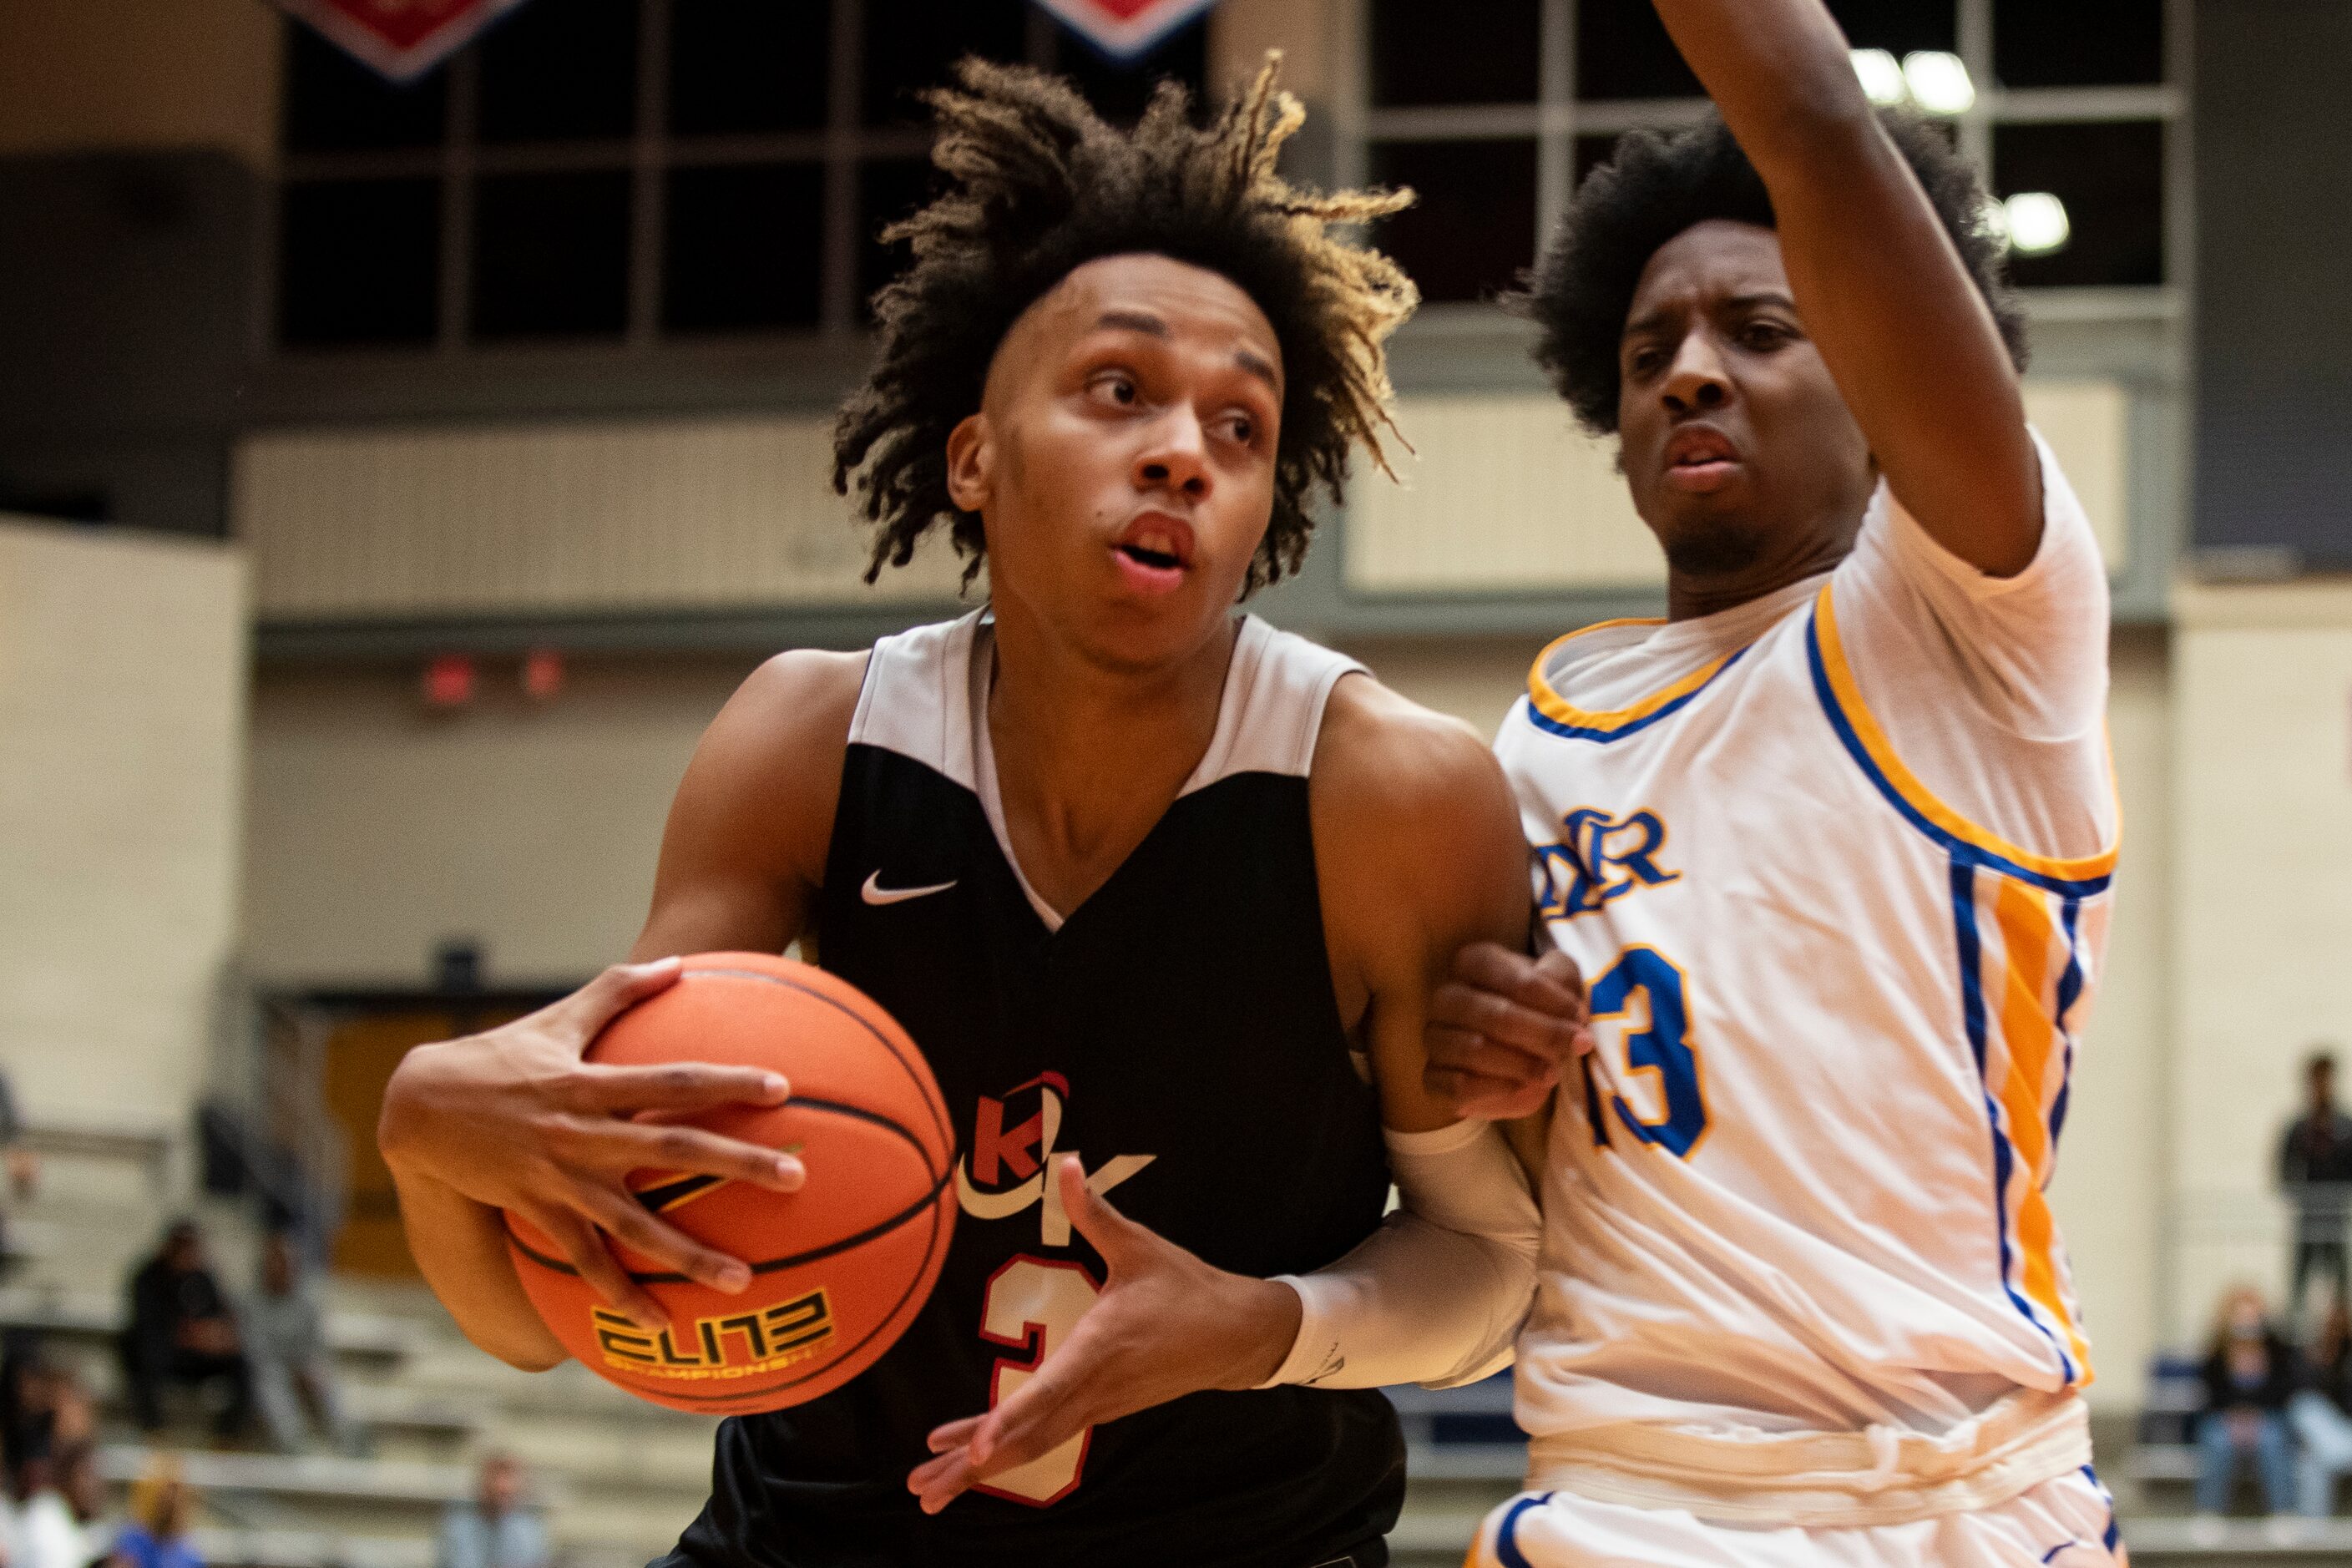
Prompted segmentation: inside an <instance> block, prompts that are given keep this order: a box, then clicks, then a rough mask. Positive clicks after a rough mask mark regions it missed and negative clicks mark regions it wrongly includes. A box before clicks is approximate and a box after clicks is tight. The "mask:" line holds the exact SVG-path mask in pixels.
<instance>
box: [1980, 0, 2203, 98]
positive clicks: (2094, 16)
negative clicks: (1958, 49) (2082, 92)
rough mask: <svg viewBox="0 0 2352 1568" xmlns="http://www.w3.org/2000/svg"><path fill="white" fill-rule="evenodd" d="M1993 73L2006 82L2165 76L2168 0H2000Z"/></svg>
mask: <svg viewBox="0 0 2352 1568" xmlns="http://www.w3.org/2000/svg"><path fill="white" fill-rule="evenodd" d="M1992 64H1993V74H1994V75H1995V76H1997V77H1999V78H2000V81H2001V85H2002V86H2004V87H2082V86H2106V85H2109V84H2114V83H2134V82H2139V83H2146V82H2158V81H2162V80H2163V79H2164V0H2065V4H2063V5H2053V4H2051V0H2000V5H1997V6H1996V7H1995V8H1994V10H1993V16H1992Z"/></svg>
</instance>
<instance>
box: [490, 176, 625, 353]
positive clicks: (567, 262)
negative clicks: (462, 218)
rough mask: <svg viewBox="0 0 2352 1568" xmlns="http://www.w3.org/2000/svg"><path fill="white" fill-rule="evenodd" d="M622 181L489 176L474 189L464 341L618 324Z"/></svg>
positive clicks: (595, 332) (602, 330)
mask: <svg viewBox="0 0 2352 1568" xmlns="http://www.w3.org/2000/svg"><path fill="white" fill-rule="evenodd" d="M628 282H629V176H628V175H627V174H624V173H621V172H619V171H614V172H612V173H603V172H599V173H595V174H493V175H488V176H486V177H485V178H483V179H482V180H481V181H480V182H479V183H478V184H477V185H476V186H475V187H474V335H475V336H476V337H479V338H508V337H548V336H555V337H572V336H605V335H614V334H617V333H618V332H619V331H621V328H622V327H623V325H624V324H625V322H626V321H627V320H628V310H629V300H628Z"/></svg>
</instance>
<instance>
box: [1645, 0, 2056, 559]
mask: <svg viewBox="0 0 2352 1568" xmlns="http://www.w3.org/2000/svg"><path fill="white" fill-rule="evenodd" d="M1656 5H1657V8H1658V15H1659V16H1660V17H1661V18H1662V19H1663V20H1664V22H1665V25H1666V29H1667V31H1668V32H1669V33H1671V34H1672V35H1673V37H1674V40H1675V45H1676V46H1677V47H1679V48H1680V49H1681V50H1682V54H1683V58H1685V60H1687V61H1688V62H1689V63H1690V67H1691V68H1692V70H1693V71H1695V72H1696V74H1697V76H1698V79H1699V80H1700V82H1701V83H1702V84H1704V85H1705V86H1706V89H1707V92H1708V95H1709V96H1710V97H1712V98H1713V99H1714V100H1715V102H1716V105H1717V108H1718V109H1719V110H1721V111H1722V114H1723V118H1724V121H1725V122H1726V123H1727V124H1728V125H1729V126H1730V128H1731V131H1732V132H1733V134H1734V135H1735V136H1737V137H1738V141H1739V144H1740V147H1741V149H1742V150H1743V151H1745V152H1746V153H1747V154H1748V159H1749V161H1750V162H1752V163H1754V164H1755V166H1756V169H1757V172H1758V173H1759V174H1761V175H1762V176H1763V180H1764V184H1765V186H1766V188H1767V189H1768V190H1769V191H1770V192H1771V195H1772V208H1773V213H1774V216H1775V218H1776V220H1777V223H1778V225H1779V237H1780V254H1781V256H1782V258H1783V259H1784V260H1785V263H1786V266H1787V269H1788V281H1789V288H1790V293H1791V294H1792V295H1793V296H1794V299H1793V301H1792V303H1793V310H1790V311H1788V312H1786V314H1787V315H1788V316H1789V317H1790V318H1791V319H1790V321H1787V322H1786V323H1785V324H1786V327H1787V328H1788V329H1789V330H1793V331H1801V333H1802V334H1803V335H1805V336H1806V337H1809V338H1810V339H1811V341H1812V342H1813V343H1814V344H1815V345H1817V346H1818V348H1819V350H1820V352H1821V355H1822V360H1823V362H1824V363H1826V364H1827V365H1828V367H1829V371H1830V374H1831V375H1832V378H1833V379H1834V380H1835V381H1836V383H1837V386H1838V390H1839V391H1840V392H1841V393H1842V394H1843V396H1844V399H1845V402H1846V404H1847V405H1848V406H1849V407H1850V408H1851V409H1852V410H1853V417H1854V419H1855V420H1856V421H1857V422H1858V423H1859V424H1860V425H1861V426H1862V432H1863V434H1864V437H1866V438H1867V439H1868V441H1869V443H1870V451H1871V454H1872V456H1873V457H1874V458H1875V459H1876V461H1877V464H1878V466H1879V468H1881V469H1882V470H1883V471H1884V472H1885V476H1886V480H1887V485H1888V488H1889V489H1892V490H1893V491H1894V493H1895V499H1896V500H1899V501H1901V502H1902V503H1903V505H1904V507H1905V508H1906V510H1909V511H1910V513H1911V515H1912V516H1914V517H1916V518H1917V519H1918V520H1919V522H1920V524H1921V525H1922V526H1923V527H1925V528H1926V529H1927V531H1928V532H1929V533H1930V534H1931V535H1933V536H1934V537H1935V539H1936V540H1937V542H1938V543H1940V544H1942V545H1943V546H1944V548H1946V549H1947V550H1949V551H1950V552H1952V553H1954V554H1955V555H1958V556H1959V557H1960V558H1961V559H1962V560H1964V561H1967V562H1968V563H1970V564H1971V565H1973V566H1975V567H1976V568H1977V569H1978V570H1979V571H1981V572H1985V573H1987V574H1990V575H1993V576H2000V577H2006V576H2012V575H2014V574H2017V573H2019V572H2021V571H2023V570H2024V569H2025V568H2026V567H2027V566H2028V565H2030V564H2031V563H2032V560H2033V556H2034V552H2035V551H2036V549H2037V548H2038V546H2039V545H2040V542H2041V538H2042V468H2041V463H2040V460H2039V458H2038V457H2037V456H2036V454H2035V451H2034V447H2033V443H2032V437H2030V436H2029V435H2028V433H2027V430H2026V426H2025V407H2024V402H2023V399H2022V395H2021V392H2020V389H2019V386H2018V379H2017V373H2016V371H2015V369H2014V368H2013V366H2012V364H2011V359H2010V355H2009V353H2008V351H2007V349H2006V347H2005V345H2004V344H2003V342H2002V341H2001V334H2000V329H1999V327H1998V326H1997V324H1996V323H1995V321H1994V319H1993V316H1992V313H1991V311H1990V309H1988V307H1987V306H1986V303H1985V300H1984V297H1983V295H1982V293H1981V292H1980V291H1979V289H1977V287H1976V286H1975V284H1974V283H1973V281H1972V280H1971V279H1970V278H1969V270H1968V268H1967V267H1966V265H1965V264H1964V263H1963V262H1962V260H1961V258H1960V256H1959V253H1958V250H1957V249H1955V248H1954V247H1953V245H1952V242H1951V239H1950V237H1948V235H1947V233H1946V231H1945V229H1944V226H1943V225H1942V224H1941V222H1939V221H1938V219H1937V216H1936V212H1935V209H1934V207H1933V206H1932V205H1930V203H1929V201H1928V199H1927V193H1926V192H1925V191H1923V190H1922V189H1921V188H1920V185H1919V182H1918V180H1917V179H1916V177H1915V176H1914V175H1913V174H1912V173H1911V171H1910V169H1909V168H1908V167H1906V163H1905V162H1904V159H1903V157H1902V155H1901V153H1898V151H1897V150H1896V148H1895V144H1894V142H1892V141H1891V140H1889V138H1888V136H1887V134H1886V132H1885V129H1884V128H1883V127H1882V126H1881V124H1880V123H1879V120H1878V117H1877V114H1876V113H1875V111H1874V110H1873V109H1872V108H1871V105H1870V102H1869V100H1867V99H1866V98H1865V97H1864V95H1863V91H1862V87H1861V84H1860V82H1859V81H1858V79H1856V78H1855V76H1854V73H1853V66H1852V65H1851V64H1850V62H1849V57H1848V54H1847V49H1846V41H1845V38H1844V37H1843V34H1841V33H1840V31H1839V30H1838V26H1837V23H1836V22H1835V21H1833V20H1832V18H1831V16H1830V14H1829V12H1828V10H1827V8H1826V7H1824V6H1823V5H1822V0H1656ZM1764 313H1765V315H1766V317H1767V318H1768V319H1769V316H1770V315H1771V311H1770V310H1769V307H1768V308H1767V310H1765V312H1764ZM1632 335H1633V334H1632V332H1631V331H1630V330H1629V338H1631V337H1632Z"/></svg>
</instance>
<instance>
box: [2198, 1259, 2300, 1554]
mask: <svg viewBox="0 0 2352 1568" xmlns="http://www.w3.org/2000/svg"><path fill="white" fill-rule="evenodd" d="M2204 1375H2205V1413H2204V1414H2203V1415H2201V1416H2200V1417H2199V1418H2198V1422H2197V1511H2198V1512H2199V1513H2205V1514H2218V1513H2225V1512H2227V1511H2228V1510H2229V1507H2230V1489H2231V1485H2232V1483H2234V1482H2235V1481H2236V1480H2237V1479H2238V1469H2239V1467H2240V1466H2241V1465H2242V1464H2243V1463H2244V1462H2245V1461H2246V1460H2248V1459H2252V1461H2253V1462H2254V1467H2255V1469H2256V1471H2257V1473H2258V1474H2259V1475H2260V1476H2261V1478H2262V1483H2263V1500H2264V1502H2265V1505H2266V1506H2267V1507H2268V1508H2269V1510H2270V1511H2271V1512H2273V1513H2286V1512H2288V1511H2290V1510H2291V1509H2292V1508H2293V1506H2294V1456H2293V1454H2292V1453H2291V1452H2290V1451H2289V1449H2288V1447H2287V1434H2286V1407H2287V1403H2288V1401H2289V1400H2291V1399H2293V1398H2294V1394H2295V1390H2296V1388H2297V1386H2298V1385H2299V1384H2300V1383H2301V1366H2300V1363H2299V1361H2298V1358H2297V1357H2296V1355H2295V1352H2294V1345H2293V1344H2291V1343H2289V1342H2288V1341H2287V1339H2286V1337H2285V1336H2284V1335H2283V1334H2281V1333H2280V1332H2279V1331H2278V1330H2277V1329H2275V1328H2274V1327H2273V1326H2272V1324H2271V1321H2270V1315H2269V1312H2268V1311H2267V1310H2265V1308H2264V1306H2263V1295H2262V1292H2261V1291H2259V1290H2257V1289H2254V1288H2253V1287H2252V1286H2250V1285H2242V1286H2240V1287H2238V1288H2237V1289H2234V1290H2231V1292H2230V1293H2229V1294H2228V1295H2226V1296H2224V1297H2222V1298H2221V1311H2220V1312H2219V1313H2218V1314H2217V1315H2216V1316H2215V1319H2214V1323H2213V1338H2212V1342H2211V1344H2210V1346H2209V1347H2208V1349H2207V1352H2206V1356H2205V1374H2204Z"/></svg>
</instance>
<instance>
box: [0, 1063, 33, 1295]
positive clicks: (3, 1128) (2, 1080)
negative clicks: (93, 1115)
mask: <svg viewBox="0 0 2352 1568" xmlns="http://www.w3.org/2000/svg"><path fill="white" fill-rule="evenodd" d="M0 1160H5V1162H6V1163H7V1166H8V1193H9V1195H10V1196H11V1197H12V1198H13V1199H14V1200H15V1201H16V1203H19V1204H23V1203H29V1202H31V1201H32V1197H33V1194H34V1192H35V1190H36V1189H37V1188H38V1187H39V1186H40V1184H41V1160H40V1156H39V1155H37V1154H36V1153H34V1152H32V1151H31V1150H30V1149H27V1148H26V1147H25V1119H24V1118H23V1117H22V1116H20V1115H18V1114H17V1112H16V1090H15V1089H13V1088H12V1087H10V1085H9V1082H8V1072H7V1069H6V1068H0ZM7 1220H8V1215H7V1211H6V1210H5V1209H0V1276H5V1274H7V1273H8V1272H9V1271H11V1270H12V1269H14V1268H16V1264H17V1263H18V1262H19V1261H20V1259H19V1258H18V1256H17V1252H16V1247H15V1246H14V1245H12V1241H11V1238H10V1237H9V1235H8V1224H7Z"/></svg>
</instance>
